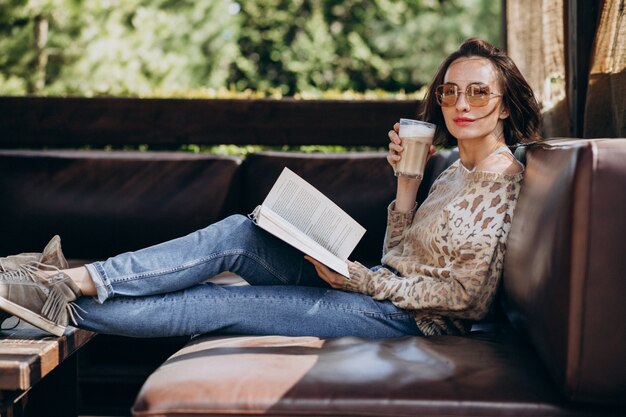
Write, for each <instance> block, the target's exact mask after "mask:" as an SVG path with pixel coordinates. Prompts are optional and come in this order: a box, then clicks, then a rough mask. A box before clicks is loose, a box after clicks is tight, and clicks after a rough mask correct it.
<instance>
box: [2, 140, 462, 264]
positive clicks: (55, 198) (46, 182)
mask: <svg viewBox="0 0 626 417" xmlns="http://www.w3.org/2000/svg"><path fill="white" fill-rule="evenodd" d="M457 157H458V154H457V153H455V152H450V151H442V152H440V153H439V154H437V155H436V156H435V157H433V158H431V160H430V161H429V163H428V166H427V168H426V172H425V177H424V181H423V186H422V187H421V188H420V194H419V195H418V200H420V201H421V200H423V199H424V198H425V197H426V194H427V192H428V189H429V187H430V185H431V184H432V181H433V180H434V179H435V177H436V176H437V175H439V173H440V172H441V171H442V170H443V169H445V168H446V167H447V166H448V165H449V164H450V163H452V162H453V161H454V160H455V159H456V158H457ZM285 166H287V167H289V168H291V169H292V170H294V171H295V172H297V173H298V174H300V175H301V176H303V177H304V178H305V179H306V180H308V181H310V182H311V183H312V184H313V185H314V186H316V187H318V188H319V189H320V190H321V191H322V192H324V193H325V194H326V195H327V196H328V197H329V198H331V199H332V200H333V201H335V202H336V203H337V204H339V205H340V206H341V207H342V208H343V209H344V210H346V211H347V212H348V213H349V214H351V215H352V216H354V217H355V218H356V220H357V221H359V222H360V223H361V224H362V225H363V226H364V227H365V228H366V229H367V230H368V231H367V233H366V234H365V237H364V238H363V240H362V242H361V243H360V244H359V246H357V248H356V250H355V252H354V254H353V255H352V256H351V259H358V260H360V261H362V262H365V263H372V264H373V263H377V262H380V255H381V250H382V241H383V236H384V232H385V219H386V208H387V206H388V204H389V203H390V202H391V200H392V199H393V198H394V196H395V187H396V185H395V184H396V181H395V178H394V176H393V172H392V170H391V167H389V165H388V164H387V161H386V153H385V152H373V153H342V154H310V153H292V152H260V153H258V154H251V155H249V156H248V157H247V158H246V159H245V160H244V161H243V163H242V160H241V159H239V158H235V157H221V156H215V155H208V154H193V153H184V152H158V151H149V152H135V151H97V150H83V151H75V150H0V200H1V201H2V203H3V204H1V205H0V235H1V236H2V237H3V239H0V256H5V255H8V254H12V253H16V252H22V251H29V252H30V251H38V250H41V248H42V247H43V245H45V243H46V242H47V241H48V239H50V237H51V236H53V235H54V234H59V235H61V237H62V240H63V248H64V252H65V253H66V255H68V256H69V257H70V258H74V259H83V260H90V259H102V258H105V257H108V256H112V255H115V254H117V253H120V252H124V251H128V250H135V249H139V248H142V247H145V246H149V245H152V244H156V243H159V242H162V241H165V240H168V239H172V238H175V237H179V236H182V235H184V234H186V233H189V232H191V231H193V230H196V229H199V228H202V227H205V226H206V225H208V224H210V223H212V222H215V221H217V220H220V219H221V218H223V217H225V216H227V215H229V214H233V213H241V214H247V213H250V212H251V211H252V209H253V208H254V207H255V206H256V205H257V204H260V203H261V202H262V201H263V199H264V198H265V196H266V195H267V193H268V191H269V189H270V188H271V186H272V184H273V183H274V181H275V180H276V178H277V177H278V175H279V174H280V172H281V171H282V169H283V167H285Z"/></svg>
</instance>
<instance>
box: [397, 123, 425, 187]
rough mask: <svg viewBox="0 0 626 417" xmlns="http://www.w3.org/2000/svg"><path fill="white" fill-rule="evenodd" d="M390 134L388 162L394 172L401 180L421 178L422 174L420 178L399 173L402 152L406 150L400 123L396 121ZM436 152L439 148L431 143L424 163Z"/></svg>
mask: <svg viewBox="0 0 626 417" xmlns="http://www.w3.org/2000/svg"><path fill="white" fill-rule="evenodd" d="M388 136H389V154H388V155H387V162H388V163H389V165H391V166H392V167H393V169H394V172H395V173H396V176H397V177H398V180H399V181H415V180H417V179H421V175H420V178H414V177H411V176H406V175H403V174H398V172H397V167H398V163H399V162H400V161H401V160H402V152H403V151H404V147H403V146H402V139H400V123H395V124H394V125H393V130H390V131H389V133H388ZM435 153H437V149H436V148H435V146H434V145H432V144H431V145H430V146H429V148H428V155H427V157H426V160H425V162H424V164H425V163H426V162H428V160H429V159H430V157H431V156H433V155H434V154H435ZM422 169H423V168H422Z"/></svg>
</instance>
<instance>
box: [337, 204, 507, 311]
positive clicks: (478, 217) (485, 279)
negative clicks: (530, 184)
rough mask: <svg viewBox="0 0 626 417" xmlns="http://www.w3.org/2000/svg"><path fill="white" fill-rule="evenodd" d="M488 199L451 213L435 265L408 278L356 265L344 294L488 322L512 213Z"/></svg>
mask: <svg viewBox="0 0 626 417" xmlns="http://www.w3.org/2000/svg"><path fill="white" fill-rule="evenodd" d="M479 200H480V202H478V203H476V201H479ZM488 200H490V199H488V198H486V199H483V198H482V197H480V196H479V197H477V198H476V199H475V200H474V201H473V202H470V204H464V202H461V203H460V204H461V206H460V207H454V210H451V211H450V214H449V215H448V221H447V224H446V225H440V227H441V229H440V230H439V231H438V233H434V236H433V241H434V242H439V243H433V244H434V245H436V246H437V245H439V246H438V247H437V249H436V250H435V252H438V254H437V258H436V259H437V260H436V262H435V264H434V265H412V266H411V267H409V268H407V269H406V270H405V271H403V275H404V276H397V275H395V274H394V273H392V272H391V271H389V270H388V269H385V268H381V269H379V270H377V271H372V270H370V269H368V268H366V267H364V266H363V265H361V264H358V263H353V264H351V265H350V280H349V281H346V283H345V286H344V289H345V290H347V291H353V292H360V293H364V294H368V295H370V296H371V297H372V298H374V299H376V300H390V301H391V302H392V303H394V304H395V305H396V306H398V307H400V308H403V309H408V310H428V311H431V312H435V313H439V314H444V315H445V316H447V317H456V318H462V319H470V320H478V319H480V318H482V317H483V316H484V315H485V314H487V312H488V310H489V305H490V303H491V300H492V299H493V297H494V295H495V293H496V289H497V286H498V281H499V276H500V272H501V269H502V258H503V257H504V249H505V247H504V241H505V238H506V231H507V230H508V227H509V224H508V223H510V210H512V207H511V205H507V206H506V209H505V210H502V209H501V207H490V201H488ZM442 242H445V245H443V244H442ZM394 267H395V266H394Z"/></svg>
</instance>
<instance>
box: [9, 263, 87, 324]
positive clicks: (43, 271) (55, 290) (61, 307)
mask: <svg viewBox="0 0 626 417" xmlns="http://www.w3.org/2000/svg"><path fill="white" fill-rule="evenodd" d="M49 273H52V274H53V275H51V276H47V277H46V275H48V274H49ZM81 295H82V294H81V292H80V289H79V288H78V286H76V284H75V283H74V282H73V281H72V280H71V279H70V277H69V276H68V275H67V274H65V273H63V272H61V271H59V270H58V268H56V267H53V266H49V265H45V264H41V263H28V264H25V265H21V266H20V267H19V268H18V269H16V270H13V271H8V272H2V273H0V309H2V310H3V311H5V312H7V313H9V314H12V315H14V316H16V317H19V318H20V319H22V320H26V321H27V322H29V323H30V324H32V325H33V326H36V327H38V328H40V329H42V330H45V331H47V332H49V333H52V334H54V335H56V336H62V335H63V333H64V332H65V328H66V327H67V325H68V323H69V321H70V319H71V320H72V322H73V323H74V324H75V323H76V320H75V318H74V315H75V306H74V305H73V304H72V301H74V300H76V298H77V297H79V296H81Z"/></svg>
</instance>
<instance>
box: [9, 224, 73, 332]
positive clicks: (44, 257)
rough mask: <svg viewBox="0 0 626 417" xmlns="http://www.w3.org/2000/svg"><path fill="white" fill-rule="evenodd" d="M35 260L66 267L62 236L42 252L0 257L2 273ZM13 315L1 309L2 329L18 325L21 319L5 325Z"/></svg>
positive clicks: (61, 267) (51, 242)
mask: <svg viewBox="0 0 626 417" xmlns="http://www.w3.org/2000/svg"><path fill="white" fill-rule="evenodd" d="M33 262H41V263H43V264H46V265H52V266H55V267H57V268H59V269H66V268H67V267H68V263H67V260H66V259H65V256H64V255H63V251H62V250H61V238H60V237H59V236H58V235H55V236H53V237H52V239H50V242H48V244H47V245H46V247H45V248H44V249H43V252H41V253H37V252H30V253H20V254H19V255H11V256H7V257H4V258H0V273H1V272H8V271H15V270H16V269H18V268H19V267H20V266H22V265H26V264H29V263H33ZM11 317H12V316H11V314H9V313H7V312H5V311H3V310H0V330H11V329H14V328H15V327H17V325H18V324H19V319H18V320H15V322H14V323H12V324H11V325H9V326H6V327H5V325H4V324H5V321H6V320H8V319H10V318H11Z"/></svg>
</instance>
